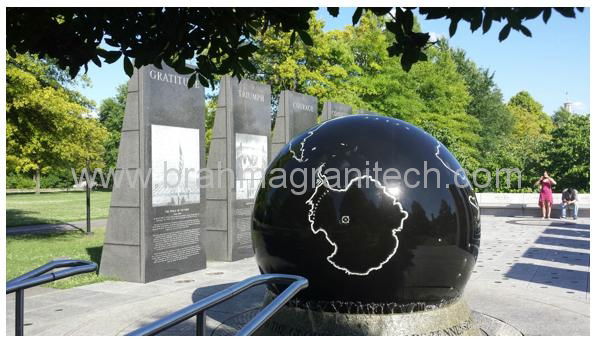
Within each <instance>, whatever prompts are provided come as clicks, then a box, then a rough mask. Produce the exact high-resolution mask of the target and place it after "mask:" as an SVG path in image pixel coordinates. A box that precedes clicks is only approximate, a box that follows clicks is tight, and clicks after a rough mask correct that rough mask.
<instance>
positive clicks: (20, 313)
mask: <svg viewBox="0 0 595 339" xmlns="http://www.w3.org/2000/svg"><path fill="white" fill-rule="evenodd" d="M56 268H65V269H63V270H59V271H57V272H50V271H52V270H54V269H56ZM94 271H97V264H96V263H94V262H91V261H85V260H53V261H50V262H49V263H47V264H45V265H43V266H40V267H38V268H36V269H34V270H33V271H30V272H27V273H25V274H23V275H21V276H20V277H17V278H14V279H12V280H10V281H9V282H7V283H6V294H10V293H13V292H16V302H15V335H18V336H22V335H23V331H24V326H25V308H24V307H25V289H27V288H30V287H34V286H38V285H41V284H45V283H48V282H52V281H55V280H60V279H64V278H68V277H70V276H73V275H77V274H82V273H89V272H94ZM47 272H50V273H47Z"/></svg>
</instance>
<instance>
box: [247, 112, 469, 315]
mask: <svg viewBox="0 0 595 339" xmlns="http://www.w3.org/2000/svg"><path fill="white" fill-rule="evenodd" d="M479 238H480V219H479V208H478V204H477V200H476V198H475V194H474V193H473V189H472V187H471V184H470V182H469V179H468V178H467V176H466V174H465V173H464V171H463V170H462V168H461V166H460V164H459V163H458V162H457V160H456V159H455V158H454V156H453V155H452V154H451V153H450V152H449V151H448V150H447V149H446V148H445V147H444V145H442V144H441V143H440V142H439V141H438V140H436V139H435V138H433V137H432V136H431V135H429V134H428V133H426V132H425V131H423V130H421V129H419V128H417V127H415V126H413V125H411V124H408V123H406V122H404V121H401V120H397V119H393V118H387V117H383V116H377V115H352V116H347V117H342V118H337V119H333V120H329V121H327V122H324V123H321V124H319V125H316V126H315V127H313V128H311V129H309V130H308V131H306V132H304V133H302V134H301V135H299V136H297V137H295V138H294V139H293V140H291V141H290V142H289V143H288V144H287V145H286V146H285V147H284V148H283V149H282V150H281V151H280V152H279V154H277V155H276V157H275V158H274V159H273V161H272V162H271V164H270V166H269V168H268V169H267V172H266V174H265V177H264V181H263V185H262V186H261V188H260V190H259V191H258V194H257V196H256V201H255V206H254V211H253V215H252V239H253V244H254V251H255V253H256V260H257V262H258V266H259V268H260V270H261V272H263V273H286V274H297V275H302V276H304V277H306V278H308V280H309V281H310V287H309V288H307V289H306V290H305V291H303V292H301V293H300V295H299V296H298V297H299V299H300V300H303V301H316V302H325V301H333V302H334V301H339V302H353V303H377V304H394V303H396V304H403V305H406V304H412V303H423V304H425V305H428V304H430V305H432V304H439V303H443V302H448V301H451V300H453V299H456V298H458V297H459V296H461V295H462V293H463V288H464V287H465V284H466V282H467V280H468V279H469V276H470V273H471V270H472V268H473V266H474V265H475V261H476V259H477V252H478V250H479ZM277 288H278V287H277V286H275V287H273V291H275V290H276V289H277Z"/></svg>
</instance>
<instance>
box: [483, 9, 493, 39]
mask: <svg viewBox="0 0 595 339" xmlns="http://www.w3.org/2000/svg"><path fill="white" fill-rule="evenodd" d="M492 20H493V19H492V10H491V9H490V8H487V9H486V12H485V16H484V17H483V23H482V27H481V29H482V30H483V34H486V33H487V32H488V31H489V30H490V28H491V27H492Z"/></svg>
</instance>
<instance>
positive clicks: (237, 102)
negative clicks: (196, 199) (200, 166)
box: [205, 76, 271, 261]
mask: <svg viewBox="0 0 595 339" xmlns="http://www.w3.org/2000/svg"><path fill="white" fill-rule="evenodd" d="M220 88H221V89H220V92H219V99H218V102H217V112H216V115H215V123H214V126H213V137H212V139H211V146H210V150H209V158H208V161H207V168H208V169H209V170H210V171H212V173H213V177H216V178H222V180H218V182H217V185H216V187H207V188H206V191H207V198H206V203H207V206H206V211H205V223H206V232H207V241H206V242H205V246H206V253H207V257H208V259H210V260H225V261H231V260H238V259H242V258H247V257H251V256H253V255H254V252H253V249H252V238H251V234H250V232H251V230H250V215H251V213H252V207H253V206H254V197H255V196H256V192H257V190H258V187H259V184H260V181H261V179H262V175H263V173H264V171H265V170H266V167H267V165H268V163H269V159H270V156H269V154H270V140H269V139H270V130H271V88H270V86H268V85H263V84H259V83H257V82H254V81H251V80H242V81H241V82H239V81H238V80H237V79H235V78H231V77H229V76H225V77H223V79H222V80H221V87H220ZM230 170H231V171H233V173H230Z"/></svg>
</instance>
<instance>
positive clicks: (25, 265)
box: [6, 228, 114, 288]
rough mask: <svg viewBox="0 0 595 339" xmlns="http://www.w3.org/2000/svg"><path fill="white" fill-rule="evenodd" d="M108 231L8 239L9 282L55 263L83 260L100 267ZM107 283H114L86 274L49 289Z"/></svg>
mask: <svg viewBox="0 0 595 339" xmlns="http://www.w3.org/2000/svg"><path fill="white" fill-rule="evenodd" d="M104 235H105V228H98V229H97V230H96V231H95V232H94V234H93V235H85V234H84V233H82V232H76V231H71V232H66V233H56V234H26V235H14V236H7V237H6V278H7V280H9V279H12V278H15V277H17V276H19V275H21V274H23V273H26V272H29V271H31V270H32V269H34V268H37V267H39V266H41V265H43V264H46V263H47V262H49V261H51V260H54V259H82V260H91V261H94V262H96V263H99V262H100V260H101V250H102V248H103V238H104ZM105 280H114V279H110V278H109V277H104V276H100V275H97V274H96V273H84V274H80V275H76V276H72V277H69V278H65V279H62V280H58V281H55V282H52V283H48V284H45V285H43V286H46V287H54V288H71V287H75V286H80V285H87V284H92V283H96V282H100V281H105Z"/></svg>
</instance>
